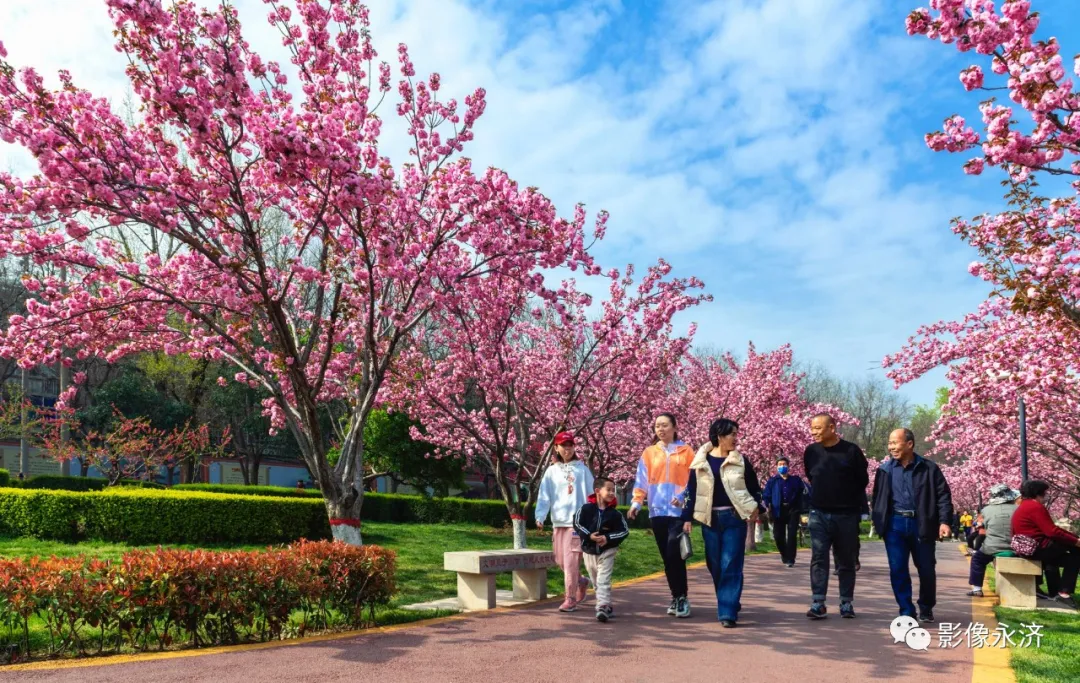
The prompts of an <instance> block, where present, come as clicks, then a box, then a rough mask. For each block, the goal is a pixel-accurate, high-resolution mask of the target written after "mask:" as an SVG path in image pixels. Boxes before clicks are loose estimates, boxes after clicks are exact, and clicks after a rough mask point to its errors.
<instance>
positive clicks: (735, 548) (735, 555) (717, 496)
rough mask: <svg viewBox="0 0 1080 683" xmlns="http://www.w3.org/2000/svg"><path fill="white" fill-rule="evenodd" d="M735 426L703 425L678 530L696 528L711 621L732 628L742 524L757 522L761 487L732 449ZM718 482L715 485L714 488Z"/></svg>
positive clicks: (724, 423)
mask: <svg viewBox="0 0 1080 683" xmlns="http://www.w3.org/2000/svg"><path fill="white" fill-rule="evenodd" d="M738 438H739V424H738V423H737V422H735V421H734V420H728V419H726V418H721V419H719V420H714V421H713V423H712V424H711V425H710V426H709V441H710V442H711V443H706V444H705V445H704V446H702V447H701V448H700V449H698V452H697V455H696V456H695V457H694V461H693V462H692V463H691V464H690V482H689V485H688V486H687V497H686V507H685V508H684V509H683V514H682V519H683V522H684V524H683V530H684V531H686V533H690V529H691V526H692V525H691V522H692V520H695V519H696V520H697V521H698V522H700V523H701V538H702V540H703V541H704V542H705V561H706V564H708V566H709V573H710V574H712V579H713V585H714V586H715V587H716V617H717V619H718V620H719V621H720V624H721V625H722V626H724V628H734V627H735V623H736V622H737V621H738V619H739V610H740V609H741V607H742V605H741V604H740V602H739V601H740V599H741V598H742V589H743V559H744V558H745V556H746V532H747V528H748V523H754V522H756V521H757V516H758V513H759V511H760V509H761V485H760V483H759V482H758V478H757V473H755V472H754V468H753V466H752V465H751V464H750V461H749V460H747V459H746V458H744V457H743V456H742V455H740V454H739V451H737V450H735V449H736V446H737V443H738ZM717 480H719V484H718V483H717Z"/></svg>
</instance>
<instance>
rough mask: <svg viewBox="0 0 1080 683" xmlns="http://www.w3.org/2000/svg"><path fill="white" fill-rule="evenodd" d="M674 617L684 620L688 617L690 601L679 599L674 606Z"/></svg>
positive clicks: (683, 598)
mask: <svg viewBox="0 0 1080 683" xmlns="http://www.w3.org/2000/svg"><path fill="white" fill-rule="evenodd" d="M675 616H676V617H678V618H679V619H686V618H688V617H689V616H690V600H688V599H687V598H685V597H682V598H679V600H678V602H677V603H676V605H675Z"/></svg>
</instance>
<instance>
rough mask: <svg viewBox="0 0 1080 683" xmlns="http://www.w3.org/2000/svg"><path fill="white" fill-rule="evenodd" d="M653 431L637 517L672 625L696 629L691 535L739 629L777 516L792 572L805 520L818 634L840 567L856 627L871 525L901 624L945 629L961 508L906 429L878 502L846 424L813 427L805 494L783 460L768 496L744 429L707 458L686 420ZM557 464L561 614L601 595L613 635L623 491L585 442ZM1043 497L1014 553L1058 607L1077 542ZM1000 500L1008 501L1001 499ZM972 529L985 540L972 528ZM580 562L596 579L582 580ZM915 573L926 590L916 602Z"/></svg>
mask: <svg viewBox="0 0 1080 683" xmlns="http://www.w3.org/2000/svg"><path fill="white" fill-rule="evenodd" d="M653 430H654V434H655V441H654V443H653V444H652V445H650V446H649V447H648V448H646V449H645V451H644V452H643V453H642V455H641V458H640V460H639V462H638V466H637V473H636V478H635V482H634V490H633V500H632V503H631V506H630V510H629V512H628V516H629V517H630V518H631V519H634V518H636V516H637V515H638V514H639V513H640V511H641V509H642V507H643V506H644V505H645V504H646V503H647V504H648V508H649V524H650V526H651V527H652V531H653V537H654V538H655V540H656V545H657V550H658V551H659V553H660V557H661V559H662V561H663V566H664V574H665V576H666V578H667V586H668V589H669V591H670V593H671V602H670V604H669V605H668V606H667V613H668V614H669V615H671V616H674V617H676V618H686V617H689V616H690V614H691V607H690V599H689V591H688V587H687V574H686V560H687V558H688V557H689V556H690V555H691V554H692V552H693V550H692V542H691V540H690V539H691V536H690V533H691V530H692V528H693V526H694V525H695V523H696V524H697V525H698V526H700V527H701V541H702V543H703V545H704V555H705V560H706V564H707V566H708V569H709V573H710V575H711V577H712V580H713V587H714V591H715V594H716V602H717V613H716V616H717V619H718V620H719V622H720V623H721V624H722V625H723V626H724V627H727V628H734V627H735V626H736V624H737V623H738V619H739V612H740V610H741V607H742V605H741V597H742V591H743V565H744V558H745V552H746V551H745V548H746V539H747V533H748V530H749V528H750V525H751V524H754V523H756V522H757V520H758V518H759V517H760V516H761V515H768V519H769V521H770V523H771V526H772V533H773V538H774V539H775V541H776V546H777V549H778V550H779V555H780V560H781V562H783V564H784V565H785V566H786V567H789V568H791V567H794V566H795V564H796V555H797V548H798V539H799V532H800V522H801V520H802V519H804V518H805V519H806V522H807V527H806V528H807V531H808V532H809V535H810V576H809V578H810V606H809V609H808V610H807V612H806V616H807V617H808V618H810V619H814V620H818V619H824V618H826V617H827V615H828V608H827V606H826V603H827V597H828V591H829V577H830V563H835V565H836V566H835V572H832V573H834V574H835V575H836V576H837V577H838V584H839V614H840V616H841V617H843V618H847V619H851V618H854V617H855V607H854V604H855V584H856V574H857V572H858V570H859V551H860V523H861V521H863V520H865V519H867V518H869V519H870V520H871V521H872V527H873V530H874V532H876V533H877V534H878V535H880V536H881V538H882V540H883V542H884V545H885V550H886V555H887V557H888V563H889V578H890V582H891V584H892V591H893V595H894V597H895V599H896V602H897V606H898V609H899V613H900V614H901V615H908V616H911V617H913V618H916V619H917V620H919V621H920V622H924V623H925V622H933V621H934V612H933V610H934V607H935V605H936V602H937V580H936V556H935V554H936V547H937V542H938V541H939V540H940V539H943V538H947V537H949V536H951V535H952V524H953V522H954V513H953V503H952V494H951V491H950V489H949V484H948V482H947V481H946V479H945V477H944V475H943V474H942V472H941V470H940V469H939V468H938V467H937V465H936V464H935V463H934V462H933V461H932V460H929V459H927V458H924V457H922V456H921V455H918V454H917V453H915V437H914V434H912V432H911V430H909V429H897V430H895V431H894V432H893V433H892V434H891V435H890V436H889V444H888V449H889V454H890V457H889V458H886V459H885V460H884V461H883V462H882V463H881V465H880V466H878V467H877V469H876V471H875V472H874V477H873V488H872V494H871V496H870V498H869V500H868V499H867V495H866V490H867V487H868V486H869V485H870V474H869V464H868V462H867V459H866V456H865V455H864V454H863V452H862V450H861V449H860V448H859V447H858V446H857V445H856V444H854V443H851V442H849V441H845V440H844V439H842V438H840V436H839V435H838V434H837V432H836V422H835V420H834V419H833V417H832V416H831V415H828V414H825V413H822V414H819V415H816V416H814V417H813V419H812V420H811V423H810V431H811V434H812V436H813V443H811V444H810V445H809V446H807V447H806V450H805V452H804V453H803V465H804V467H803V470H804V472H805V476H806V481H803V479H802V478H800V477H799V476H797V475H794V474H792V473H791V463H790V461H789V460H788V458H787V457H783V456H781V457H778V458H777V460H776V474H775V475H774V476H772V477H771V478H769V479H768V481H767V483H766V485H765V487H764V489H762V487H761V486H760V484H759V479H758V476H757V473H756V472H755V471H754V467H753V465H752V464H751V462H750V461H749V459H747V458H744V457H743V456H742V455H741V454H740V453H739V450H738V444H739V425H738V423H737V422H735V421H734V420H731V419H727V418H720V419H717V420H714V421H713V422H712V424H711V425H710V427H709V435H708V441H707V442H706V443H705V444H704V445H702V446H701V447H700V448H698V449H697V450H696V451H695V450H694V448H692V447H691V446H690V445H688V444H687V443H686V442H685V441H683V440H682V439H681V438H680V437H679V434H678V422H677V419H676V417H675V416H674V415H672V414H670V413H664V414H661V415H658V416H657V417H656V418H655V421H654V424H653ZM555 451H556V454H557V459H556V462H555V463H554V464H553V465H552V466H551V467H550V468H549V469H548V470H547V472H546V473H545V475H544V478H543V481H542V483H541V485H540V492H539V496H538V501H537V505H536V523H537V526H538V527H539V528H541V529H543V527H544V525H545V524H546V523H548V518H549V516H550V522H551V526H552V527H553V540H552V544H553V548H554V552H555V556H556V561H557V563H558V564H559V566H560V567H561V568H562V569H563V573H564V576H565V589H566V593H565V599H564V600H563V602H562V604H561V605H560V606H559V609H560V610H561V611H564V612H573V611H576V610H577V609H578V607H579V606H580V605H581V604H582V602H583V601H584V600H585V599H586V597H587V592H588V588H589V586H590V584H591V585H592V586H594V587H595V589H596V618H597V619H598V620H599V621H604V622H606V621H608V620H609V619H611V618H612V617H614V615H615V612H614V607H613V605H612V598H611V578H612V575H613V571H614V566H615V557H616V555H617V554H618V548H619V545H620V543H622V542H623V540H625V539H626V538H627V536H628V535H629V533H630V531H629V527H628V525H627V522H626V519H624V518H623V516H622V514H621V513H620V512H619V511H618V510H617V509H616V507H615V504H616V489H615V484H614V482H612V481H611V480H610V479H608V478H605V477H597V478H595V479H594V477H593V475H592V473H591V472H590V471H589V469H588V467H586V465H585V464H584V463H583V462H582V461H581V460H580V459H578V457H577V456H576V454H575V443H574V435H573V434H572V433H570V432H563V433H561V434H559V435H558V436H557V437H556V438H555ZM1045 491H1046V488H1045V484H1042V483H1041V482H1028V483H1027V484H1025V488H1024V489H1023V490H1022V491H1021V493H1023V497H1024V499H1025V501H1029V500H1030V501H1031V502H1030V503H1025V504H1022V505H1021V506H1019V507H1018V508H1017V510H1018V511H1019V510H1023V511H1024V512H1023V513H1022V514H1020V515H1012V516H1010V519H1011V524H1012V526H1011V533H1010V541H1006V542H1005V545H1007V546H1008V545H1009V543H1010V542H1011V538H1014V537H1015V536H1016V535H1025V534H1027V535H1031V537H1032V538H1034V539H1035V541H1036V543H1037V544H1038V548H1037V550H1036V551H1035V554H1034V555H1032V556H1033V557H1035V558H1036V559H1041V560H1043V562H1044V564H1047V565H1054V564H1055V563H1056V565H1057V566H1060V568H1061V571H1062V574H1061V575H1060V577H1058V578H1056V579H1051V575H1050V574H1048V575H1047V577H1048V578H1047V582H1048V588H1049V589H1050V591H1051V593H1055V594H1056V595H1057V596H1058V599H1059V600H1061V601H1062V602H1066V596H1065V594H1066V593H1069V592H1071V591H1072V590H1073V588H1074V587H1075V581H1076V575H1077V567H1080V560H1078V558H1080V555H1078V551H1077V550H1076V547H1075V546H1076V537H1075V536H1073V535H1072V534H1070V533H1069V532H1067V531H1065V530H1063V529H1058V528H1057V527H1054V529H1053V530H1051V529H1050V528H1049V527H1048V526H1047V524H1048V523H1049V513H1046V512H1045V506H1043V505H1042V502H1041V501H1040V500H1039V496H1040V495H1042V496H1045ZM995 492H996V493H998V494H1000V493H1001V492H1000V491H998V489H997V488H995ZM1001 500H1003V498H1002V497H1001V495H997V496H996V497H995V498H994V499H993V501H992V502H991V505H989V506H987V509H986V510H984V511H983V515H982V518H983V523H984V525H985V529H983V531H982V532H977V535H985V536H986V537H987V540H986V541H983V543H984V544H985V543H990V545H988V546H987V545H984V546H983V547H982V548H981V549H979V550H977V551H976V552H977V553H981V555H980V554H977V555H976V559H974V560H973V561H972V569H971V571H972V577H971V579H972V590H973V591H975V590H976V589H977V588H978V587H980V586H981V574H980V575H977V572H980V571H985V566H986V562H987V561H986V560H985V556H989V557H992V553H993V552H995V549H996V548H998V547H999V546H1000V545H1001V539H1000V538H998V534H999V532H998V531H997V529H998V526H999V525H1000V524H1001V519H1000V515H999V513H998V511H997V510H991V508H992V507H994V506H995V505H998V504H999V503H1000V501H1001ZM1038 510H1042V513H1038ZM988 513H990V514H988ZM971 526H972V528H975V523H974V521H972V522H971ZM1049 526H1050V527H1052V526H1053V525H1052V524H1050V525H1049ZM991 538H992V539H993V541H992V542H991V541H990V539H991ZM1013 545H1015V544H1013ZM582 558H584V563H585V567H586V570H587V573H588V577H584V576H582V575H581V571H580V565H581V562H582ZM911 565H914V567H915V571H916V573H917V574H918V577H919V591H918V595H917V596H916V595H915V594H914V590H913V584H912V577H911V569H910V567H911ZM1055 576H1057V575H1056V574H1055ZM976 579H978V581H976ZM1052 580H1053V581H1055V582H1054V583H1052V584H1051V581H1052ZM1068 601H1069V602H1071V598H1069V600H1068Z"/></svg>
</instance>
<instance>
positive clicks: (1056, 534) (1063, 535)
mask: <svg viewBox="0 0 1080 683" xmlns="http://www.w3.org/2000/svg"><path fill="white" fill-rule="evenodd" d="M1049 489H1050V486H1049V485H1048V484H1047V483H1046V482H1045V481H1025V482H1024V483H1023V485H1021V486H1020V496H1021V498H1023V500H1021V501H1020V505H1018V506H1017V507H1016V512H1015V513H1013V518H1012V533H1013V536H1028V537H1030V538H1032V539H1034V540H1035V542H1036V544H1037V546H1038V547H1037V549H1036V550H1035V553H1034V554H1033V555H1031V559H1033V560H1039V561H1041V562H1042V563H1043V566H1044V567H1045V566H1047V565H1052V566H1054V567H1060V569H1061V577H1060V580H1059V578H1058V573H1057V572H1056V571H1049V572H1046V588H1047V592H1048V593H1049V594H1050V596H1051V597H1052V598H1053V599H1054V600H1055V601H1057V602H1059V603H1061V604H1062V605H1063V606H1066V607H1071V608H1072V609H1076V603H1075V602H1074V601H1073V598H1072V594H1073V592H1074V591H1075V590H1076V576H1077V574H1078V573H1080V538H1078V537H1077V536H1076V535H1074V534H1071V533H1069V532H1068V531H1066V530H1064V529H1062V528H1061V527H1059V526H1056V525H1055V524H1054V520H1053V519H1051V517H1050V511H1049V510H1047V509H1046V505H1045V503H1046V492H1047V491H1048V490H1049Z"/></svg>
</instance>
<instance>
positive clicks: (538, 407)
mask: <svg viewBox="0 0 1080 683" xmlns="http://www.w3.org/2000/svg"><path fill="white" fill-rule="evenodd" d="M670 271H671V267H670V266H669V265H668V264H666V263H664V262H662V261H661V262H660V263H659V264H657V265H655V266H653V267H652V268H650V269H649V270H648V271H647V273H646V274H645V276H644V277H643V278H642V280H641V281H640V282H638V283H637V284H636V287H635V282H634V278H633V268H632V267H628V268H627V269H626V271H625V272H624V273H621V274H620V273H619V272H618V271H610V272H609V273H608V274H607V276H608V277H609V278H610V280H611V284H610V288H609V297H608V298H607V299H605V300H604V301H603V302H602V304H601V305H600V313H599V315H597V316H596V317H595V318H593V319H590V317H589V314H588V313H589V311H588V308H589V306H590V304H591V299H590V297H589V296H587V295H585V294H582V293H581V292H579V291H577V289H576V287H575V285H574V283H573V282H569V281H568V282H564V283H563V286H562V287H561V288H560V289H559V290H558V291H557V292H554V293H552V294H551V295H549V296H547V297H532V296H527V295H525V293H520V295H519V297H518V298H517V299H516V300H515V299H512V298H508V297H506V296H502V295H496V294H495V292H494V291H489V292H487V293H485V295H484V296H482V297H479V298H473V299H470V300H467V301H466V300H464V299H462V300H458V301H457V302H455V304H454V305H450V306H447V307H445V308H443V309H441V310H440V311H439V313H438V314H437V315H433V316H432V318H431V321H430V322H431V324H429V325H426V326H424V327H422V328H417V331H416V336H417V337H418V340H417V341H418V343H416V344H414V345H412V347H411V350H410V351H409V352H408V353H407V354H406V356H405V358H403V360H402V363H401V364H400V365H399V367H398V369H397V372H396V374H395V381H394V382H393V383H392V387H393V390H392V392H391V394H392V396H393V401H394V403H395V405H396V406H397V407H398V408H400V409H403V410H406V411H408V412H409V413H410V415H412V416H413V417H414V418H415V419H417V420H419V421H420V422H422V423H423V424H424V427H425V434H424V439H425V440H426V441H428V442H430V443H433V444H435V445H437V446H438V448H439V450H440V452H442V453H455V454H460V455H464V456H465V457H466V458H468V459H469V460H470V462H472V463H473V464H475V465H476V466H478V467H479V469H481V470H482V471H483V472H485V473H487V474H490V475H492V476H493V477H494V480H495V483H496V485H497V487H498V489H499V491H500V493H501V495H502V497H503V500H504V501H505V502H506V505H507V509H508V511H509V513H510V517H511V519H512V520H513V522H514V529H515V534H514V536H515V546H516V547H523V545H524V542H525V536H524V529H525V520H524V514H525V510H526V508H527V507H528V506H529V504H530V503H531V502H532V500H533V497H534V495H535V493H536V490H537V487H538V486H539V483H540V478H541V477H542V475H543V473H544V471H545V469H546V468H547V465H548V464H549V463H550V461H551V452H552V451H551V442H552V439H553V438H554V436H555V434H557V433H558V432H560V431H564V430H571V431H575V432H581V433H582V436H583V439H582V443H581V448H582V455H585V453H586V452H587V451H588V448H589V444H588V441H587V439H586V438H584V437H585V435H586V434H590V433H593V432H594V431H595V430H596V429H598V428H600V427H601V426H602V425H603V424H605V423H610V422H613V421H618V420H623V419H626V418H627V417H629V416H631V415H634V414H636V413H639V412H640V410H641V408H642V406H643V405H645V404H646V402H645V401H644V400H643V398H644V397H647V396H649V395H651V394H655V393H657V392H659V391H660V390H661V389H662V388H663V387H664V386H665V384H666V378H667V376H668V374H669V373H671V372H673V371H674V370H675V368H677V367H678V365H679V363H680V360H681V358H682V357H683V355H684V354H685V353H686V351H687V350H688V348H689V344H690V337H691V335H692V334H693V329H691V330H690V332H689V334H688V335H686V336H683V337H678V336H674V331H673V324H672V317H673V316H674V315H675V314H676V313H678V312H680V311H683V310H685V309H687V308H689V307H691V306H694V305H696V304H697V303H699V302H700V301H703V300H706V299H707V298H708V296H707V295H702V294H699V293H696V292H695V290H698V289H700V288H701V286H702V285H701V283H700V282H699V281H698V280H696V279H695V278H688V279H678V278H668V277H667V276H668V275H669V273H670ZM496 299H498V300H496Z"/></svg>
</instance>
